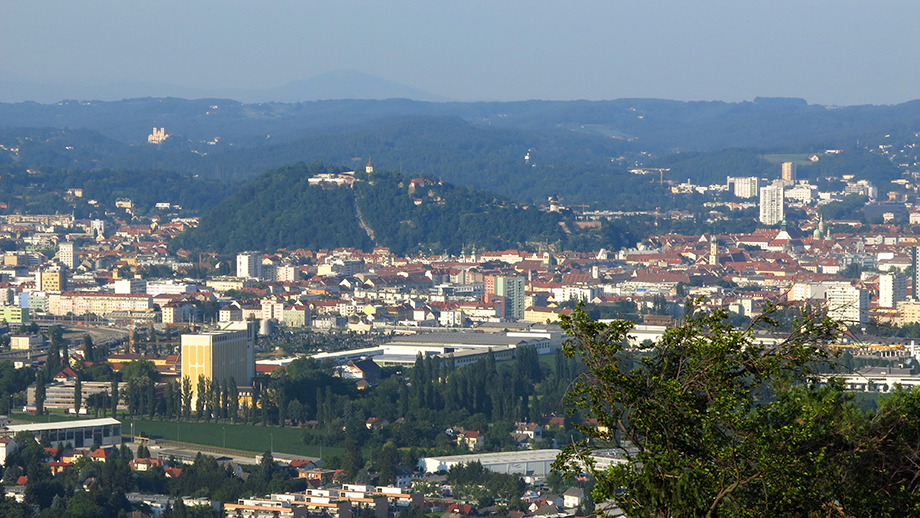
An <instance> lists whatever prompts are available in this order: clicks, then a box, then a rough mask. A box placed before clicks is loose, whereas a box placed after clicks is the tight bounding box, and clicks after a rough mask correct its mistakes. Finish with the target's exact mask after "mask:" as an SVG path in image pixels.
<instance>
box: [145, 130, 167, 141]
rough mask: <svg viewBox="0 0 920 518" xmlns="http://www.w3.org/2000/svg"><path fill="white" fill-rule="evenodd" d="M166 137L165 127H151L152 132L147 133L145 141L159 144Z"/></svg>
mask: <svg viewBox="0 0 920 518" xmlns="http://www.w3.org/2000/svg"><path fill="white" fill-rule="evenodd" d="M168 138H169V135H167V134H166V128H160V129H156V128H153V133H151V134H150V135H147V142H149V143H151V144H160V143H162V142H163V141H164V140H166V139H168Z"/></svg>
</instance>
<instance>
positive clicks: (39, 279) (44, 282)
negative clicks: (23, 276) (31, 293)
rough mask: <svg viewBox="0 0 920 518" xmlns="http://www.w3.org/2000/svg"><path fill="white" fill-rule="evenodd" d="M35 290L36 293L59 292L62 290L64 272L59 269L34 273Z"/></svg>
mask: <svg viewBox="0 0 920 518" xmlns="http://www.w3.org/2000/svg"><path fill="white" fill-rule="evenodd" d="M35 288H36V289H37V290H38V291H61V290H63V289H64V272H63V271H61V269H60V268H52V269H49V270H38V271H37V272H35Z"/></svg>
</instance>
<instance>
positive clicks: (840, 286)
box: [827, 282, 869, 325]
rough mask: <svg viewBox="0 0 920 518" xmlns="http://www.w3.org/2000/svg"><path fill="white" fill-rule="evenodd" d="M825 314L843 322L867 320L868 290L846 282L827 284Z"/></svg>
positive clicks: (849, 323)
mask: <svg viewBox="0 0 920 518" xmlns="http://www.w3.org/2000/svg"><path fill="white" fill-rule="evenodd" d="M827 316H829V317H831V318H833V319H836V320H840V321H842V322H843V323H844V324H848V325H853V324H857V323H858V324H864V323H866V322H868V321H869V291H868V290H864V289H861V288H857V287H856V286H852V285H850V284H849V283H847V282H834V283H828V284H827Z"/></svg>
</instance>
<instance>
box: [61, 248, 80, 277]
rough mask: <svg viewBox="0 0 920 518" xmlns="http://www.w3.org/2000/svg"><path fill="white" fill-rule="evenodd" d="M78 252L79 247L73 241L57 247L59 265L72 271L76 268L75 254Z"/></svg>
mask: <svg viewBox="0 0 920 518" xmlns="http://www.w3.org/2000/svg"><path fill="white" fill-rule="evenodd" d="M79 250H80V249H79V247H77V245H76V243H74V242H73V241H65V242H63V243H61V244H60V246H59V247H58V259H59V260H60V261H61V264H63V265H64V266H66V267H67V268H70V269H71V270H73V269H74V268H76V267H77V252H78V251H79Z"/></svg>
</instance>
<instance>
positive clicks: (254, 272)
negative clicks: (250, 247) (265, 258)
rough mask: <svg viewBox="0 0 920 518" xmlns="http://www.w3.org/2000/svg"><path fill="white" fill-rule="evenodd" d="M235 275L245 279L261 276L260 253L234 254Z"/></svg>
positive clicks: (259, 277)
mask: <svg viewBox="0 0 920 518" xmlns="http://www.w3.org/2000/svg"><path fill="white" fill-rule="evenodd" d="M236 276H237V277H243V278H247V279H261V278H262V253H261V252H243V253H241V254H238V255H237V256H236Z"/></svg>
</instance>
